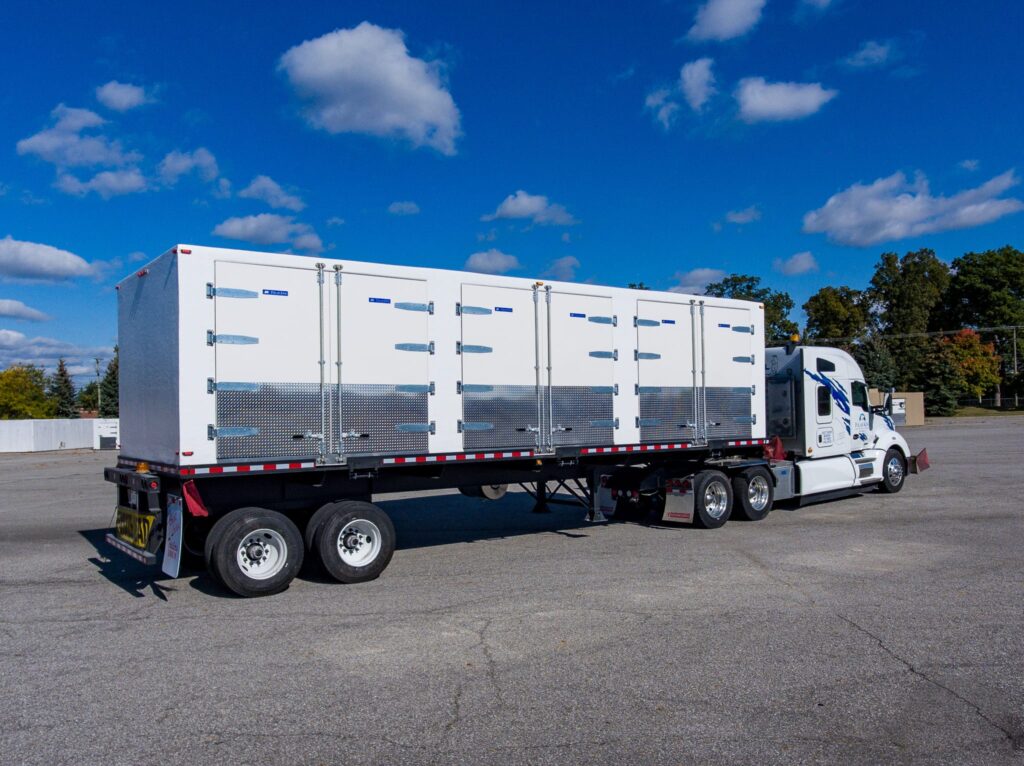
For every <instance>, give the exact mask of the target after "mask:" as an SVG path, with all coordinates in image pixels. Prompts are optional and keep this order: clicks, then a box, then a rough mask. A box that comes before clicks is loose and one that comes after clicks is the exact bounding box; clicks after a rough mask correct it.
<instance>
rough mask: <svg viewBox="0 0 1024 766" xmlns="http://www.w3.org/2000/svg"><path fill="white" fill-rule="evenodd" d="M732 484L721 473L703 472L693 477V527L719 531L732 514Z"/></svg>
mask: <svg viewBox="0 0 1024 766" xmlns="http://www.w3.org/2000/svg"><path fill="white" fill-rule="evenodd" d="M732 502H733V495H732V483H731V482H730V481H729V478H728V477H727V476H726V475H725V474H724V473H722V472H721V471H701V472H700V473H698V474H697V475H696V476H694V477H693V525H694V526H695V527H700V528H701V529H717V528H718V527H720V526H722V525H724V524H725V522H727V521H728V520H729V514H730V513H732Z"/></svg>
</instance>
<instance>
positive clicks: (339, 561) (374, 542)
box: [315, 500, 395, 584]
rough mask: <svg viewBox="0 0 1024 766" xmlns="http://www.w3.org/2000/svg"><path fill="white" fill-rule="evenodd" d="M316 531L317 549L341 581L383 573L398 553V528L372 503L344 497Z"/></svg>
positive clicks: (327, 567)
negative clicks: (396, 545) (396, 539)
mask: <svg viewBox="0 0 1024 766" xmlns="http://www.w3.org/2000/svg"><path fill="white" fill-rule="evenodd" d="M334 506H335V507H334V510H333V511H332V512H331V514H330V515H329V516H328V517H327V518H326V519H325V520H324V522H323V524H321V525H320V528H319V529H318V530H317V532H316V543H315V546H316V551H317V553H318V554H319V556H320V561H321V562H322V563H323V565H324V569H326V570H327V573H328V574H329V575H331V577H333V578H334V579H335V580H337V581H338V582H343V583H350V584H351V583H357V582H366V581H368V580H374V579H376V578H377V577H379V576H380V573H381V572H383V571H384V568H385V567H387V565H388V563H389V562H390V561H391V556H392V555H393V554H394V552H395V527H394V524H392V523H391V519H390V518H388V515H387V514H386V513H384V511H382V510H381V509H380V508H378V507H377V506H375V505H373V504H372V503H365V502H362V501H359V500H342V501H341V502H340V503H335V504H334Z"/></svg>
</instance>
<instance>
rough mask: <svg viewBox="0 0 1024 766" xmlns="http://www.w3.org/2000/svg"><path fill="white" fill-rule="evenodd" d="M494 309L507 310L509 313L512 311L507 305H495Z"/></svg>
mask: <svg viewBox="0 0 1024 766" xmlns="http://www.w3.org/2000/svg"><path fill="white" fill-rule="evenodd" d="M494 310H495V311H507V312H508V313H509V314H511V313H512V309H511V308H510V307H508V306H495V307H494Z"/></svg>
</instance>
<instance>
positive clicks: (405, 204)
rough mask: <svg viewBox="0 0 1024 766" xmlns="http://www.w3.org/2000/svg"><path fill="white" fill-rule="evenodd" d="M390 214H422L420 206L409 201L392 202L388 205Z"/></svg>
mask: <svg viewBox="0 0 1024 766" xmlns="http://www.w3.org/2000/svg"><path fill="white" fill-rule="evenodd" d="M388 212H389V213H391V215H417V214H418V213H419V212H420V206H419V205H417V204H416V203H415V202H410V201H408V200H405V201H402V202H392V203H391V204H390V205H388Z"/></svg>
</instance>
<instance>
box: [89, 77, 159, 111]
mask: <svg viewBox="0 0 1024 766" xmlns="http://www.w3.org/2000/svg"><path fill="white" fill-rule="evenodd" d="M96 98H97V100H98V101H99V102H100V103H101V104H103V105H104V106H105V107H107V108H108V109H113V110H114V111H115V112H127V111H128V110H129V109H134V108H135V107H137V106H142V105H143V104H148V103H150V102H151V101H152V100H153V98H152V96H150V95H149V94H148V93H147V92H146V89H145V88H142V87H139V86H138V85H129V84H128V83H124V82H118V81H117V80H111V81H110V82H108V83H107V84H106V85H101V86H100V87H98V88H97V89H96Z"/></svg>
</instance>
